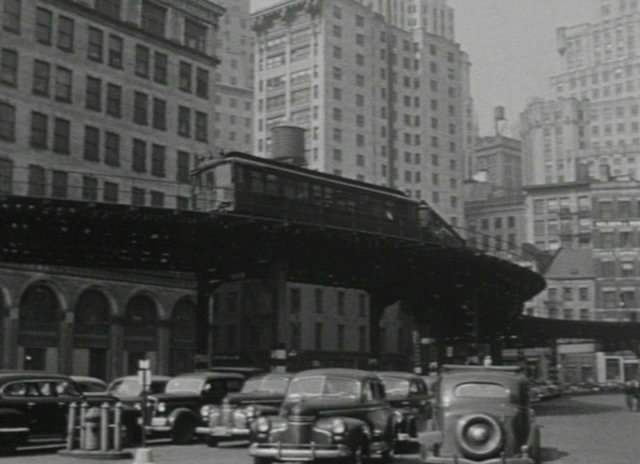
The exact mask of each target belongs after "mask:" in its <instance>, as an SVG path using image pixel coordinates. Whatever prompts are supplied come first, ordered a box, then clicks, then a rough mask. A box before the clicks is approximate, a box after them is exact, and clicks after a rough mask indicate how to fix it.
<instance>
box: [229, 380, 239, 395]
mask: <svg viewBox="0 0 640 464" xmlns="http://www.w3.org/2000/svg"><path fill="white" fill-rule="evenodd" d="M241 389H242V381H241V380H236V379H232V380H227V392H232V393H233V392H239V391H240V390H241Z"/></svg>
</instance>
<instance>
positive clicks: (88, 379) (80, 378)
mask: <svg viewBox="0 0 640 464" xmlns="http://www.w3.org/2000/svg"><path fill="white" fill-rule="evenodd" d="M71 378H72V379H73V381H74V382H94V383H99V384H104V385H106V382H105V381H104V380H102V379H99V378H97V377H89V376H86V375H72V376H71Z"/></svg>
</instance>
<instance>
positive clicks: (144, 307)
mask: <svg viewBox="0 0 640 464" xmlns="http://www.w3.org/2000/svg"><path fill="white" fill-rule="evenodd" d="M158 319H159V318H158V305H157V304H156V302H155V301H154V300H153V299H152V298H151V297H150V296H149V295H146V294H137V295H135V296H133V297H131V299H130V300H129V302H128V303H127V307H126V312H125V315H124V351H125V372H127V373H128V374H135V373H136V372H137V370H138V361H139V360H140V359H145V358H146V359H150V360H151V365H152V366H156V365H157V363H156V356H157V352H158Z"/></svg>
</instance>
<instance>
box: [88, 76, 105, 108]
mask: <svg viewBox="0 0 640 464" xmlns="http://www.w3.org/2000/svg"><path fill="white" fill-rule="evenodd" d="M101 101H102V81H101V80H100V79H97V78H95V77H91V76H87V96H86V107H87V109H89V110H94V111H100V110H101V108H102V106H101Z"/></svg>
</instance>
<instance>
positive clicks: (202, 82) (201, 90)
mask: <svg viewBox="0 0 640 464" xmlns="http://www.w3.org/2000/svg"><path fill="white" fill-rule="evenodd" d="M196 95H198V96H199V97H200V98H204V99H207V98H209V71H207V70H206V69H202V68H198V71H197V73H196Z"/></svg>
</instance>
